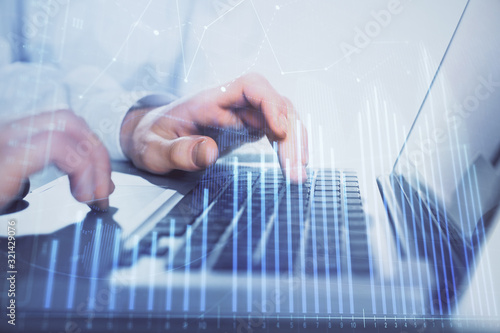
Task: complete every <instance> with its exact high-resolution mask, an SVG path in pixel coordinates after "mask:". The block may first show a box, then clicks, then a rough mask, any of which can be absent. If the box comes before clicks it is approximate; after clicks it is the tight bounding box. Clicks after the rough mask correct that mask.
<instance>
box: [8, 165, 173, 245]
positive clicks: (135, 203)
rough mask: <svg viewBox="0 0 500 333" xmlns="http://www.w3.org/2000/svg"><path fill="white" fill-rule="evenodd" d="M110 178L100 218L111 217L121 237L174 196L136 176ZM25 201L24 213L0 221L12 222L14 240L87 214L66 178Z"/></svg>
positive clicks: (67, 223) (75, 220) (57, 226)
mask: <svg viewBox="0 0 500 333" xmlns="http://www.w3.org/2000/svg"><path fill="white" fill-rule="evenodd" d="M111 178H112V179H113V182H114V183H115V186H116V188H115V191H114V192H113V194H111V196H110V198H109V203H110V209H109V212H108V213H104V214H103V215H111V216H107V217H108V218H111V219H112V220H114V221H115V222H116V223H117V224H118V225H119V227H120V228H121V229H122V230H123V231H124V234H129V233H130V232H132V231H133V230H135V229H136V228H137V227H138V226H139V225H140V224H141V223H142V222H144V220H145V219H146V218H147V217H148V216H149V215H150V214H151V213H152V212H154V211H155V210H156V209H158V207H160V206H161V205H162V203H164V202H165V200H168V199H169V198H171V197H172V196H174V195H175V194H176V193H177V191H175V190H172V189H165V188H164V187H161V186H158V185H155V184H152V183H150V182H149V181H147V180H146V179H144V178H142V177H140V176H135V175H130V174H125V173H120V172H113V173H112V175H111ZM25 200H26V201H27V202H28V203H29V206H28V208H27V209H25V210H22V211H19V212H15V213H12V214H6V215H3V216H2V220H4V221H8V220H11V219H15V220H16V236H26V235H34V234H50V233H53V232H55V231H57V230H60V229H63V228H65V227H67V226H69V225H71V224H74V223H77V222H81V221H82V220H83V219H84V218H85V216H86V215H87V213H88V212H89V211H90V208H89V207H88V206H87V205H86V204H84V203H80V202H78V201H76V200H75V199H74V198H73V196H72V195H71V191H70V187H69V180H68V177H67V176H63V177H60V178H58V179H56V180H54V181H52V182H50V183H48V184H46V185H44V186H42V187H40V188H38V189H36V190H34V191H32V192H31V193H29V194H28V195H27V196H26V198H25ZM103 217H104V216H103ZM0 236H7V228H2V230H0Z"/></svg>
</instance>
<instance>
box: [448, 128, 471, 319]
mask: <svg viewBox="0 0 500 333" xmlns="http://www.w3.org/2000/svg"><path fill="white" fill-rule="evenodd" d="M446 124H447V126H448V133H449V139H450V140H449V142H450V151H451V160H452V166H453V177H454V181H455V185H456V186H457V188H458V186H459V181H458V175H459V174H460V171H461V170H458V171H457V162H456V160H455V153H454V152H453V148H454V147H453V137H452V136H453V134H452V131H451V128H450V124H449V123H448V122H447V123H446ZM455 139H456V144H457V147H456V148H457V149H459V147H458V136H457V130H456V129H455ZM455 192H456V195H457V202H458V213H459V214H458V216H459V221H460V227H461V228H462V230H461V231H462V235H461V236H462V237H461V238H462V247H463V249H464V256H465V265H466V266H467V280H468V283H469V285H471V274H470V267H469V253H468V251H467V245H466V243H465V234H464V232H465V229H464V218H463V216H462V206H461V204H460V191H458V190H457V191H455ZM464 199H465V198H464ZM470 295H471V299H472V304H473V306H472V314H473V315H474V316H475V315H476V307H475V306H474V304H475V302H474V293H470Z"/></svg>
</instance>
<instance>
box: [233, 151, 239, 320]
mask: <svg viewBox="0 0 500 333" xmlns="http://www.w3.org/2000/svg"><path fill="white" fill-rule="evenodd" d="M233 174H234V183H233V221H235V223H234V227H233V294H232V301H233V303H232V309H233V312H236V308H237V306H238V304H237V303H238V293H237V286H236V284H237V279H236V275H237V270H238V220H237V217H236V216H237V214H238V183H239V178H238V157H235V158H234V164H233Z"/></svg>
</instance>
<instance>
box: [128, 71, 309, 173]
mask: <svg viewBox="0 0 500 333" xmlns="http://www.w3.org/2000/svg"><path fill="white" fill-rule="evenodd" d="M243 127H246V128H248V129H249V130H250V133H251V134H252V135H256V137H261V136H262V135H264V134H266V135H267V137H268V138H269V141H271V142H277V152H278V157H279V162H280V165H281V167H282V169H283V171H284V172H286V165H287V163H286V161H287V159H288V160H289V165H290V179H291V181H292V182H299V181H304V180H305V179H306V178H307V175H306V171H305V166H306V165H307V161H308V150H307V133H306V130H305V127H304V126H303V125H302V124H301V123H300V121H299V118H298V115H297V112H296V110H295V108H294V107H293V105H292V103H291V102H290V101H289V100H288V99H287V98H286V97H283V96H281V95H279V94H278V93H277V92H276V91H275V90H274V88H273V87H272V86H271V85H270V84H269V82H268V81H267V80H266V79H264V78H263V77H261V76H259V75H256V74H250V75H245V76H243V77H240V78H238V79H236V80H235V81H234V82H231V83H229V84H226V85H223V86H222V88H221V87H216V88H212V89H208V90H205V91H202V92H200V93H198V94H196V95H194V96H190V97H186V98H182V99H180V100H177V101H176V102H174V103H171V104H169V105H166V106H163V107H160V108H156V109H154V110H151V109H146V110H135V111H130V112H129V113H128V114H127V116H126V117H125V120H124V122H123V125H122V129H121V135H120V141H121V146H122V149H123V151H124V153H125V155H127V156H128V157H129V158H130V159H131V160H132V162H133V163H134V165H135V166H136V167H138V168H140V169H144V170H147V171H149V172H153V173H157V174H164V173H167V172H169V171H171V170H174V169H180V170H185V171H197V170H201V169H203V168H206V167H208V166H210V165H212V164H213V163H215V162H216V160H217V158H218V156H219V154H220V153H221V152H220V151H219V147H218V146H217V144H216V142H215V140H214V135H210V134H209V135H208V136H206V135H203V134H204V133H205V132H207V129H210V128H212V129H213V128H215V129H220V130H221V129H241V128H243ZM208 132H210V130H208ZM212 132H213V130H212ZM299 138H300V140H299ZM299 141H300V142H299ZM222 153H224V152H222Z"/></svg>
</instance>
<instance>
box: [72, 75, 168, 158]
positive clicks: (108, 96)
mask: <svg viewBox="0 0 500 333" xmlns="http://www.w3.org/2000/svg"><path fill="white" fill-rule="evenodd" d="M96 77H97V78H98V79H96ZM64 82H65V84H66V85H67V87H68V88H69V100H70V107H71V109H72V110H73V111H74V112H75V113H76V114H77V115H79V116H81V117H83V118H84V119H85V120H86V121H87V123H88V125H89V127H90V128H91V130H92V131H94V133H95V134H97V136H99V138H100V139H101V140H102V141H103V143H104V145H105V146H106V148H107V149H108V152H109V155H110V157H111V159H113V160H125V159H126V157H125V155H124V153H123V151H122V149H121V146H120V129H121V125H122V123H123V119H124V118H125V115H126V114H127V112H128V111H129V110H130V109H131V108H132V107H151V106H152V107H156V106H161V105H166V104H169V103H170V102H172V101H173V100H174V97H173V96H171V95H169V94H153V93H151V92H148V91H133V92H130V91H125V90H124V89H123V88H121V85H120V84H119V83H118V82H116V81H115V80H114V79H113V78H111V77H110V76H108V75H106V74H105V73H99V70H98V69H97V68H93V67H81V68H78V69H76V70H74V71H72V72H71V73H69V74H68V75H67V76H66V77H65V79H64Z"/></svg>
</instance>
